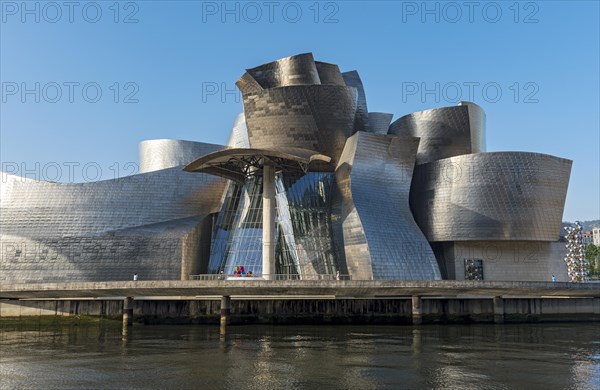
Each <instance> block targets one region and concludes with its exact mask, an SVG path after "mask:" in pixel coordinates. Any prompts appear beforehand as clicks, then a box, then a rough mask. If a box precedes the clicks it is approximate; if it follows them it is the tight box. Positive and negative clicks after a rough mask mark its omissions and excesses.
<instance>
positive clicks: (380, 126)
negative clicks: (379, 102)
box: [369, 112, 394, 134]
mask: <svg viewBox="0 0 600 390" xmlns="http://www.w3.org/2000/svg"><path fill="white" fill-rule="evenodd" d="M393 117H394V114H388V113H387V112H370V113H369V131H370V132H371V133H376V134H387V133H388V130H389V127H390V123H391V122H392V118H393Z"/></svg>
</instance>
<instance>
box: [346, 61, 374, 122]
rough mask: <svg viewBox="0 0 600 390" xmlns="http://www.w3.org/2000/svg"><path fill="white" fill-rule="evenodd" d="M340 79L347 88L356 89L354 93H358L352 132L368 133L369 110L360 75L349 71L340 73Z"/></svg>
mask: <svg viewBox="0 0 600 390" xmlns="http://www.w3.org/2000/svg"><path fill="white" fill-rule="evenodd" d="M342 77H343V78H344V82H345V83H346V85H347V86H349V87H354V88H356V91H357V92H358V101H357V109H356V118H355V121H354V131H368V129H369V110H368V109H367V96H366V95H365V88H364V87H363V83H362V80H361V79H360V75H359V74H358V72H357V71H355V70H351V71H349V72H344V73H342Z"/></svg>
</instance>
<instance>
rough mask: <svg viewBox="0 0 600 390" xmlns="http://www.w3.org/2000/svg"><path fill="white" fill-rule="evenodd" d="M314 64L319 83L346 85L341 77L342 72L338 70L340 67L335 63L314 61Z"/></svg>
mask: <svg viewBox="0 0 600 390" xmlns="http://www.w3.org/2000/svg"><path fill="white" fill-rule="evenodd" d="M315 65H316V66H317V71H318V72H319V79H320V80H321V84H331V85H341V86H344V85H346V83H345V82H344V78H343V77H342V72H340V68H339V67H338V66H337V65H336V64H329V63H327V62H319V61H315Z"/></svg>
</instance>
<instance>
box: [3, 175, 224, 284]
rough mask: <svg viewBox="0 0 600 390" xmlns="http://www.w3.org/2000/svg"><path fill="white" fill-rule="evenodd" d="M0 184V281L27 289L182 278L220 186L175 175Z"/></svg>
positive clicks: (209, 179) (13, 179) (14, 179)
mask: <svg viewBox="0 0 600 390" xmlns="http://www.w3.org/2000/svg"><path fill="white" fill-rule="evenodd" d="M2 179H3V181H4V182H3V184H2V188H1V196H0V231H1V234H2V235H1V237H0V241H1V242H0V244H1V245H0V247H1V249H2V252H1V253H0V280H2V281H8V280H12V281H31V282H40V281H59V280H62V281H68V280H127V279H129V278H130V277H131V275H133V273H134V272H138V274H139V275H140V277H142V278H144V279H180V278H181V277H182V276H183V277H184V278H185V276H186V275H181V272H182V270H183V269H182V260H183V259H186V258H188V259H189V258H192V260H193V259H194V256H196V254H195V253H191V252H190V251H195V250H200V249H199V248H200V246H201V241H202V240H204V241H206V240H209V241H210V236H208V237H206V236H205V235H203V233H200V231H199V230H198V229H201V227H202V226H204V225H205V224H204V223H203V219H204V218H205V217H206V216H208V215H209V214H211V213H214V212H217V211H218V210H219V207H220V204H221V197H222V194H223V190H224V188H225V184H226V180H224V179H221V178H218V177H214V176H210V175H206V174H191V173H187V172H183V171H182V170H181V167H175V168H169V169H164V170H160V171H154V172H150V173H144V174H139V175H133V176H128V177H123V178H120V179H115V180H105V181H99V182H92V183H79V184H71V183H69V184H66V183H52V182H43V181H36V180H30V179H25V178H22V177H18V176H12V175H6V174H3V178H2ZM200 236H202V237H204V238H201V237H200ZM194 237H195V238H194ZM196 240H197V241H196ZM196 242H197V243H196ZM188 263H189V262H188ZM189 267H190V269H193V268H194V265H193V264H189Z"/></svg>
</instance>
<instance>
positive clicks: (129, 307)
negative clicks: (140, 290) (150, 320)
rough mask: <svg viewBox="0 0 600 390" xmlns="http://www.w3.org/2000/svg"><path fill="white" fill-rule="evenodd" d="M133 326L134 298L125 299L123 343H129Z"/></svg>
mask: <svg viewBox="0 0 600 390" xmlns="http://www.w3.org/2000/svg"><path fill="white" fill-rule="evenodd" d="M131 325H133V297H127V298H125V299H123V328H122V330H121V336H122V337H123V341H127V338H128V336H129V328H130V327H131Z"/></svg>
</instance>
